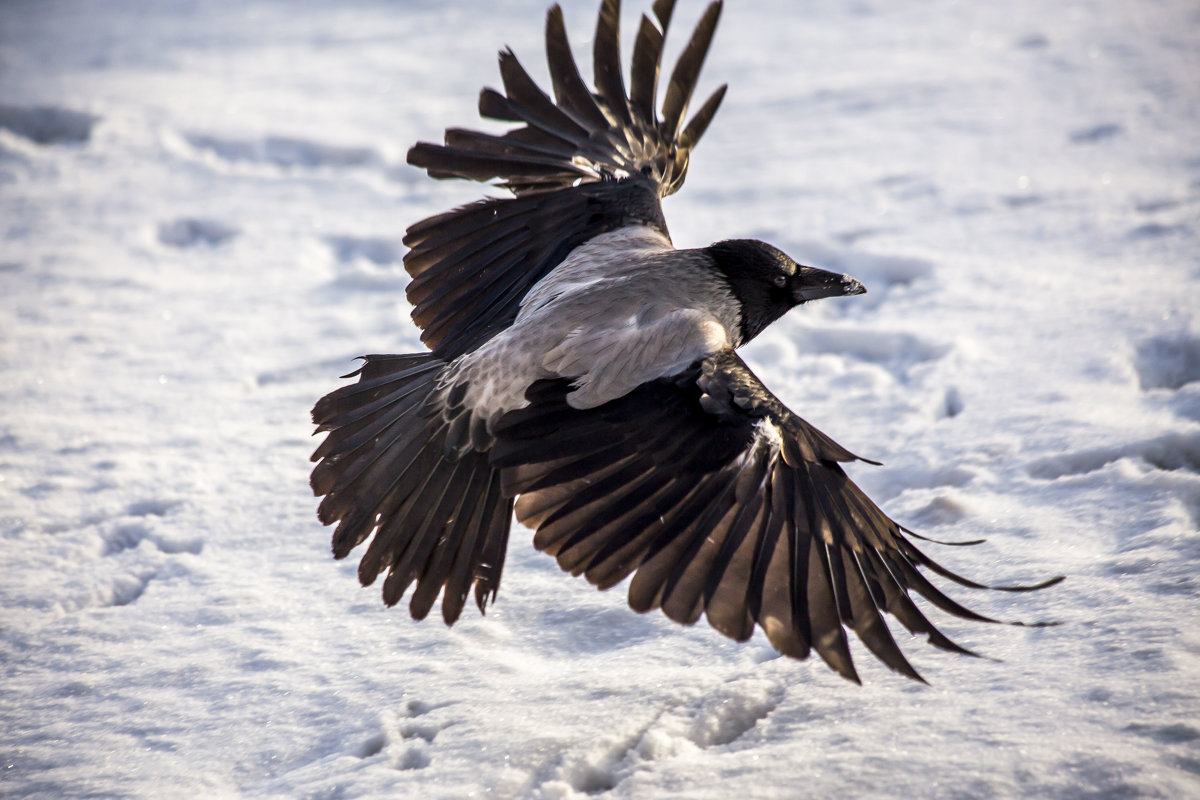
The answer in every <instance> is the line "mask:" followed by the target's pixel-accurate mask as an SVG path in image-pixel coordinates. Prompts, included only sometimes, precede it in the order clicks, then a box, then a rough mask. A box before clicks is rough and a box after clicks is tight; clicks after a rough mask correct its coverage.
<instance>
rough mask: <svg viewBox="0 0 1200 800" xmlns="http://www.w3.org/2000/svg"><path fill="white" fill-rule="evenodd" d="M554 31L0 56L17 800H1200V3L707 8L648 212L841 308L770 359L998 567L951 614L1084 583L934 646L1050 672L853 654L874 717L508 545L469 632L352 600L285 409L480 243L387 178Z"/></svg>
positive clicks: (157, 22) (772, 367)
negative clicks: (819, 291)
mask: <svg viewBox="0 0 1200 800" xmlns="http://www.w3.org/2000/svg"><path fill="white" fill-rule="evenodd" d="M546 5H548V0H515V2H506V3H504V4H503V8H502V9H501V8H500V7H499V6H500V4H497V3H492V2H484V1H483V0H465V1H460V2H456V3H452V4H447V3H437V2H432V0H413V2H407V3H401V2H396V3H384V2H365V1H364V2H353V3H328V2H315V1H304V2H287V3H284V2H253V3H242V2H235V1H234V0H212V1H211V2H203V3H199V2H182V1H181V2H158V1H156V0H143V1H141V2H137V1H135V0H109V1H108V2H105V3H89V2H84V1H83V0H6V2H5V3H4V4H3V6H2V7H0V298H2V299H0V403H2V404H3V405H2V408H3V413H2V415H0V481H2V482H0V534H2V535H0V562H2V563H3V564H4V568H3V573H2V574H3V577H2V578H0V606H2V608H3V617H2V619H0V670H2V672H0V675H2V678H0V795H3V796H5V797H26V796H29V797H53V798H58V797H146V798H149V797H156V798H158V797H185V796H190V797H255V798H262V797H287V798H291V797H312V798H356V797H423V798H437V797H446V798H459V797H472V796H473V797H483V796H494V797H545V798H563V797H580V796H585V795H588V794H591V795H597V796H601V795H603V796H614V797H667V796H670V797H689V798H728V797H739V798H755V797H798V796H812V797H830V796H838V797H939V798H941V797H944V798H961V797H971V798H976V797H982V798H986V797H1017V796H1024V797H1050V798H1126V797H1165V798H1181V797H1188V796H1191V797H1200V604H1198V602H1197V599H1198V594H1200V577H1198V571H1200V535H1198V533H1197V527H1198V524H1200V258H1197V256H1198V255H1200V243H1198V236H1200V224H1198V222H1200V148H1198V145H1200V139H1198V137H1197V131H1200V80H1197V76H1200V4H1197V3H1196V2H1194V1H1193V2H1171V1H1169V0H1162V1H1160V2H1154V1H1153V0H1147V1H1146V2H1139V3H1133V2H1128V0H1097V1H1096V2H1087V3H1084V2H1075V1H1071V0H1068V1H1067V2H1061V3H1043V2H1034V0H1014V2H1008V3H972V2H957V3H956V2H950V1H949V0H929V1H928V2H915V1H914V2H905V3H884V2H877V1H876V0H857V1H856V2H842V1H841V0H837V1H835V0H811V1H809V2H803V3H796V2H791V0H787V1H786V2H785V0H773V1H772V2H756V3H729V4H727V7H726V9H725V15H724V19H723V22H722V25H721V28H720V30H719V31H718V34H717V39H716V42H715V44H714V50H713V53H712V55H711V58H710V60H709V62H708V64H707V67H706V73H705V75H706V78H705V82H706V83H705V85H706V86H707V87H708V88H709V89H711V88H713V87H715V86H716V85H717V84H718V83H719V82H722V81H729V82H730V84H731V87H730V93H729V96H728V98H727V100H726V104H725V107H724V108H723V109H722V111H721V113H720V114H719V115H718V117H717V119H716V121H715V123H714V125H713V127H712V129H711V130H710V131H709V133H708V136H707V138H706V140H705V141H704V142H703V143H702V144H701V146H700V148H699V150H698V151H697V153H696V156H695V160H694V162H693V168H692V171H691V174H690V176H689V179H688V185H687V186H686V187H685V188H684V190H683V192H682V193H681V194H680V195H679V196H677V197H674V198H671V199H670V200H668V201H667V204H666V211H667V217H668V220H669V222H670V224H671V226H672V233H673V235H674V238H675V241H676V243H677V244H678V245H679V246H696V245H702V244H707V243H708V242H709V241H711V240H712V239H715V238H725V237H736V236H758V237H761V238H764V239H767V240H769V241H771V242H773V243H775V244H777V245H779V246H781V247H782V248H784V249H785V250H787V251H788V252H790V253H791V254H792V255H794V256H795V257H797V258H798V259H800V260H802V261H804V262H806V263H811V264H814V265H817V266H822V267H825V268H828V269H836V270H839V271H840V270H844V271H846V272H847V273H849V274H851V275H853V276H855V277H856V278H859V279H861V280H862V281H863V282H864V283H865V284H866V285H867V286H868V288H869V290H870V293H869V294H867V295H865V296H863V297H857V298H848V299H845V300H841V301H837V302H835V301H826V302H824V303H823V304H820V305H818V306H817V307H814V308H811V309H807V310H803V311H800V312H796V313H794V314H792V315H791V316H790V317H789V318H788V319H786V320H784V321H782V322H780V323H778V324H776V325H775V326H774V327H773V328H772V329H771V330H769V331H768V332H767V333H766V334H764V335H763V336H762V337H761V341H758V342H756V343H755V344H754V345H753V346H752V347H750V348H747V356H748V358H749V359H750V361H751V363H752V365H753V366H754V368H755V369H756V370H757V371H758V372H759V373H760V374H761V375H762V377H763V378H764V379H765V380H766V381H767V383H768V384H769V385H770V386H772V387H774V388H775V389H776V391H777V392H778V393H779V394H780V395H781V396H782V397H783V398H784V399H785V400H786V401H787V402H789V404H790V405H792V407H793V408H795V409H796V410H797V411H799V412H800V413H802V414H804V415H805V416H806V417H807V418H808V419H809V420H811V421H812V422H813V423H814V424H816V425H818V426H820V427H821V428H823V429H824V430H826V431H827V432H828V433H830V434H831V435H833V436H834V437H835V438H837V439H838V440H839V441H840V442H842V443H843V444H845V445H846V446H847V447H849V448H851V449H852V450H854V451H857V452H860V453H862V454H863V455H864V456H868V457H872V458H877V459H880V460H883V461H884V462H886V466H884V467H871V466H868V465H859V466H856V467H853V476H854V477H855V478H856V479H857V480H859V481H860V482H861V483H862V484H863V485H864V486H865V488H866V489H867V490H868V491H869V492H870V493H871V495H872V496H873V497H874V498H875V499H876V500H878V501H879V502H881V503H882V504H883V506H884V507H885V509H886V510H888V511H889V512H890V513H891V514H892V515H893V516H895V517H897V518H898V519H900V520H901V521H903V522H905V523H906V524H908V525H910V526H912V527H914V528H916V529H918V530H919V531H921V532H922V533H925V534H929V535H933V536H941V537H945V538H958V539H967V538H975V537H978V536H986V537H987V538H988V540H989V541H988V543H987V544H985V545H982V546H979V547H975V548H965V549H961V548H960V549H953V548H933V549H935V551H936V552H935V554H936V555H939V556H941V558H942V560H943V561H944V562H946V563H947V564H948V565H949V566H951V567H952V568H954V569H956V570H959V571H962V572H965V573H967V574H969V575H971V576H975V577H979V578H983V579H989V580H1036V579H1041V578H1045V577H1049V576H1051V575H1054V574H1057V573H1065V574H1066V575H1067V576H1068V579H1067V581H1066V582H1065V583H1063V584H1062V585H1060V586H1058V587H1055V588H1053V589H1050V590H1047V591H1044V592H1040V593H1035V594H1033V595H1008V594H997V593H978V592H969V591H966V590H959V591H958V592H956V596H958V597H960V598H964V599H966V600H968V601H969V602H970V604H972V605H974V606H975V607H977V608H978V609H979V610H981V611H984V612H987V613H992V614H995V615H999V616H1001V617H1004V618H1007V619H1022V620H1038V619H1057V620H1061V621H1063V623H1064V624H1063V625H1061V626H1060V627H1054V628H1041V629H1031V628H1014V627H1009V626H988V625H978V624H970V623H964V622H960V621H956V620H945V618H944V615H938V616H937V619H938V620H944V627H945V629H946V630H947V632H948V633H950V634H951V635H952V636H954V637H955V638H957V639H959V640H960V641H962V642H963V644H965V645H967V646H969V647H972V648H976V649H978V650H980V651H982V652H983V653H985V654H987V655H989V656H991V657H992V658H994V659H996V660H994V661H993V660H980V659H969V658H964V657H958V656H953V655H950V654H946V653H941V652H938V651H936V650H933V649H932V648H930V647H928V646H927V645H924V644H923V643H922V642H918V641H910V640H909V639H908V637H905V638H904V643H906V650H907V651H908V653H909V654H910V656H911V657H912V658H913V660H914V661H915V663H916V665H917V667H918V668H919V669H920V670H922V672H923V673H924V675H925V676H926V677H927V678H928V679H929V681H930V683H931V686H929V687H925V686H921V685H917V684H914V683H912V682H909V681H907V680H905V679H903V678H900V677H898V676H896V675H894V674H892V673H890V672H888V671H887V670H886V669H885V668H883V667H882V666H880V665H878V664H876V663H874V662H873V660H872V659H871V658H870V657H869V654H867V653H866V652H865V650H864V649H863V648H861V647H858V648H857V649H856V651H855V652H856V654H857V655H858V656H859V664H860V670H861V672H862V673H863V677H864V679H865V682H866V685H865V686H864V687H862V688H859V687H856V686H853V685H851V684H849V683H846V682H845V681H842V680H841V679H840V678H838V677H837V676H836V675H834V674H833V673H831V672H830V671H829V670H828V669H826V668H825V667H824V666H823V665H822V664H821V663H820V662H819V661H817V660H815V659H814V660H812V661H809V662H806V663H799V662H795V661H790V660H787V659H782V658H778V657H776V656H775V655H774V653H773V651H772V650H771V649H770V648H769V647H768V646H767V645H766V643H765V641H764V640H763V638H762V637H761V636H759V637H757V638H756V639H755V640H753V641H752V642H750V643H748V644H746V645H741V646H739V645H736V644H734V643H732V642H730V641H727V640H726V639H724V638H723V637H721V636H719V635H717V634H716V633H714V632H712V631H711V630H709V629H707V628H706V627H705V626H703V625H700V626H696V627H694V628H690V629H687V628H681V627H679V626H676V625H674V624H673V623H670V622H668V621H666V620H665V619H664V618H662V617H661V616H660V615H657V614H651V615H647V616H638V615H635V614H633V613H632V612H630V611H628V610H627V609H626V608H625V603H624V598H623V596H622V594H621V591H620V590H616V591H613V592H608V593H599V592H596V591H595V590H593V589H592V588H591V587H589V586H588V585H587V584H586V583H584V582H583V581H581V580H573V579H571V578H569V577H567V576H564V575H562V574H561V573H560V572H559V570H558V567H557V566H556V565H555V563H554V562H553V560H552V559H550V558H548V557H546V556H544V555H541V554H539V553H536V552H535V551H534V550H533V549H532V547H531V545H530V544H529V535H528V533H527V532H522V531H517V532H515V535H514V537H513V543H512V546H511V549H510V555H509V562H508V567H507V570H506V574H505V577H504V582H503V585H502V587H501V592H500V597H499V602H498V604H497V605H495V606H494V607H493V608H492V609H490V610H489V612H488V614H487V616H486V618H481V617H480V616H479V615H478V614H477V613H474V612H473V611H471V612H470V613H467V614H465V615H464V619H463V620H462V621H460V622H459V624H458V625H456V626H455V627H454V628H453V629H446V628H445V627H443V626H441V625H440V624H438V623H437V622H434V621H427V622H424V623H419V624H418V623H414V622H412V621H411V620H409V619H408V618H407V615H406V613H405V611H404V610H402V609H395V610H390V611H389V610H386V609H384V608H383V607H382V605H381V604H380V602H379V598H378V594H377V590H376V589H370V590H363V589H360V588H358V586H357V583H356V581H355V577H354V572H355V564H354V563H353V561H348V562H339V563H335V562H333V561H332V560H331V559H330V557H329V554H328V537H329V533H330V532H329V530H327V529H324V528H322V527H321V526H320V525H319V524H318V523H317V521H316V519H315V517H314V510H315V508H316V502H315V500H314V499H313V498H312V497H311V495H310V493H309V490H308V487H307V475H308V470H309V468H310V465H309V462H308V455H309V454H310V452H311V450H312V449H313V448H314V447H315V445H316V440H314V439H312V438H311V437H310V432H311V427H310V424H309V421H308V411H309V408H310V407H311V405H312V403H313V401H314V400H315V399H316V398H317V397H319V396H320V395H322V394H324V393H325V392H327V391H329V390H330V389H332V388H333V387H335V386H337V385H338V383H339V382H338V380H337V375H339V374H342V373H345V372H348V371H350V370H351V369H353V368H354V364H353V363H352V358H353V357H354V356H357V355H359V354H361V353H369V352H405V351H412V350H416V349H418V341H417V332H416V329H415V328H414V327H413V326H412V325H411V324H409V322H408V320H407V313H408V310H409V309H408V306H407V305H406V303H405V300H404V296H403V292H402V289H403V286H404V283H405V278H404V274H403V271H402V269H401V265H400V259H401V257H402V255H403V252H404V248H403V246H402V245H401V243H400V237H401V236H402V232H403V229H404V227H405V226H406V225H407V224H409V223H411V222H413V221H416V220H418V219H420V218H422V217H425V216H427V215H429V214H432V213H435V212H439V211H442V210H444V209H446V208H448V207H450V206H451V205H453V204H455V203H459V202H464V201H467V200H470V199H472V198H474V197H476V196H477V195H478V193H479V190H478V188H477V187H473V186H469V185H466V184H458V185H455V184H450V183H435V182H433V181H431V180H428V179H427V178H425V177H424V176H423V174H422V173H420V172H418V171H417V170H415V169H411V168H409V167H407V166H405V165H404V152H405V150H406V148H407V147H408V146H409V145H410V144H411V143H413V142H415V141H416V140H418V139H419V138H424V139H433V140H436V139H437V138H438V137H439V136H440V134H441V131H442V129H443V128H444V127H445V126H447V125H452V124H459V125H461V124H468V123H472V121H473V120H474V119H475V113H474V105H475V98H476V93H477V91H478V89H479V87H480V86H481V85H482V84H484V83H488V84H493V85H494V84H497V83H498V78H497V75H496V72H495V63H494V58H495V56H494V53H495V50H496V49H497V48H498V46H500V45H502V44H505V43H507V44H511V45H512V46H513V47H514V48H516V49H517V52H518V54H519V55H521V56H522V57H523V59H524V61H525V62H526V63H527V64H528V65H529V66H530V68H531V69H536V70H538V74H544V68H543V67H542V66H541V65H542V63H543V62H542V55H541V46H540V37H541V26H542V18H543V13H544V11H545V7H546ZM597 5H598V2H596V0H583V1H581V2H574V1H572V2H569V3H566V12H567V21H568V27H569V29H570V30H571V32H572V36H573V40H574V41H575V43H576V45H577V46H578V47H580V48H583V47H585V46H586V45H587V43H588V41H589V39H590V35H591V31H592V29H593V25H594V14H595V10H596V6H597ZM638 5H639V4H637V3H627V4H626V6H627V7H626V9H625V15H626V30H627V31H628V30H629V29H630V28H629V26H630V25H632V23H633V21H634V19H635V16H634V15H635V14H636V13H638V12H640V11H641V10H643V9H642V8H640V7H636V6H638ZM647 5H648V4H647ZM700 10H701V4H700V3H698V2H695V0H688V1H687V2H684V3H681V4H680V8H679V9H677V11H676V14H677V25H678V26H679V28H680V29H682V28H685V27H690V25H691V23H692V21H693V20H695V18H696V17H697V16H698V14H699V12H700ZM680 38H681V37H680V35H679V34H678V32H677V35H676V36H675V37H674V39H673V40H672V42H673V44H674V48H675V49H678V47H679V46H680ZM630 41H632V37H631V36H630V35H628V34H627V36H626V44H628V43H629V42H630ZM669 49H671V48H670V46H669ZM585 62H586V56H585Z"/></svg>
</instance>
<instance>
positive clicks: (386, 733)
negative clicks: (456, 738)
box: [357, 700, 454, 770]
mask: <svg viewBox="0 0 1200 800" xmlns="http://www.w3.org/2000/svg"><path fill="white" fill-rule="evenodd" d="M451 705H453V704H452V703H436V704H431V703H426V702H424V701H421V700H410V701H408V702H407V703H405V704H404V705H403V706H402V707H401V708H399V709H396V710H389V711H385V712H383V714H381V715H380V728H381V730H380V731H379V733H377V734H375V735H374V736H372V737H371V738H369V739H368V740H367V741H366V742H364V743H363V744H362V746H361V747H359V749H358V753H357V755H358V757H359V758H364V759H365V758H373V757H375V756H378V755H380V754H383V755H384V756H385V757H386V758H387V759H388V761H389V762H390V763H391V765H392V766H393V767H394V768H396V769H398V770H411V769H424V768H425V767H428V766H429V764H430V762H431V760H432V754H431V753H430V745H432V744H433V741H434V739H436V738H437V735H438V734H439V733H441V732H442V731H443V730H445V729H446V728H448V727H450V726H451V725H453V724H454V721H453V720H448V719H445V718H444V715H440V714H437V713H435V712H437V711H438V710H440V709H442V708H446V707H449V706H451Z"/></svg>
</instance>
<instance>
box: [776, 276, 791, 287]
mask: <svg viewBox="0 0 1200 800" xmlns="http://www.w3.org/2000/svg"><path fill="white" fill-rule="evenodd" d="M787 282H788V276H787V275H776V276H775V280H774V284H775V285H776V286H778V287H779V288H780V289H782V288H783V287H785V286H787Z"/></svg>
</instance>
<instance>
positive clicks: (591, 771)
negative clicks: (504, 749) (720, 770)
mask: <svg viewBox="0 0 1200 800" xmlns="http://www.w3.org/2000/svg"><path fill="white" fill-rule="evenodd" d="M785 694H786V690H785V688H784V687H782V686H779V685H776V684H774V683H771V682H769V681H765V680H761V679H755V678H743V679H738V680H734V681H731V682H729V683H726V684H724V685H723V686H721V687H720V688H718V689H716V690H715V691H711V692H708V693H706V694H704V695H702V696H700V697H697V698H694V699H692V700H688V701H685V702H683V703H680V704H677V705H669V706H666V707H664V708H663V709H662V710H661V711H660V712H659V714H658V715H657V716H656V717H655V718H654V719H653V720H652V721H651V722H650V723H649V724H648V725H643V726H640V727H636V728H634V729H633V730H631V731H628V732H626V733H623V734H617V735H615V736H610V737H607V738H606V739H602V740H601V741H600V743H599V744H597V745H589V746H587V747H586V748H582V749H581V750H578V751H576V752H572V753H567V754H566V755H565V756H564V757H563V758H562V759H561V763H560V765H559V766H558V768H557V769H555V770H554V777H553V778H552V780H553V781H565V782H566V783H567V784H568V785H569V786H570V787H571V788H572V789H574V790H575V791H577V792H583V793H585V794H600V793H602V792H607V791H611V790H612V789H613V788H615V787H616V786H617V784H619V783H620V782H621V781H622V780H624V779H625V778H627V777H628V776H629V775H631V774H632V773H633V772H635V771H637V769H638V768H639V767H641V766H644V765H646V764H648V763H650V762H654V761H660V760H665V759H669V758H674V757H676V756H681V755H686V754H689V753H695V752H697V751H698V750H707V749H709V748H712V747H725V746H729V745H732V744H734V743H735V742H737V741H738V740H739V739H741V738H742V737H744V736H748V735H750V734H751V733H752V732H753V731H754V730H755V729H756V728H757V727H758V726H759V724H760V723H761V722H762V721H763V720H764V719H766V718H767V717H768V716H769V715H770V714H771V712H773V711H774V710H775V709H776V708H778V707H779V704H780V703H781V702H782V701H783V698H784V695H785Z"/></svg>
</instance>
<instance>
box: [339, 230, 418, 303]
mask: <svg viewBox="0 0 1200 800" xmlns="http://www.w3.org/2000/svg"><path fill="white" fill-rule="evenodd" d="M323 241H324V244H325V246H326V247H327V248H329V252H330V254H331V255H332V256H333V259H334V261H335V262H336V265H337V278H336V279H335V283H336V284H337V285H339V286H342V287H345V288H348V289H364V290H367V291H374V290H377V289H384V288H395V289H402V288H403V287H404V285H405V284H407V283H408V277H407V275H406V274H405V273H404V270H403V269H402V268H401V266H400V262H401V261H402V260H403V258H404V250H405V248H404V245H403V244H402V243H401V242H400V241H398V240H396V239H390V238H386V237H373V236H326V237H325V238H324V240H323Z"/></svg>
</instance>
